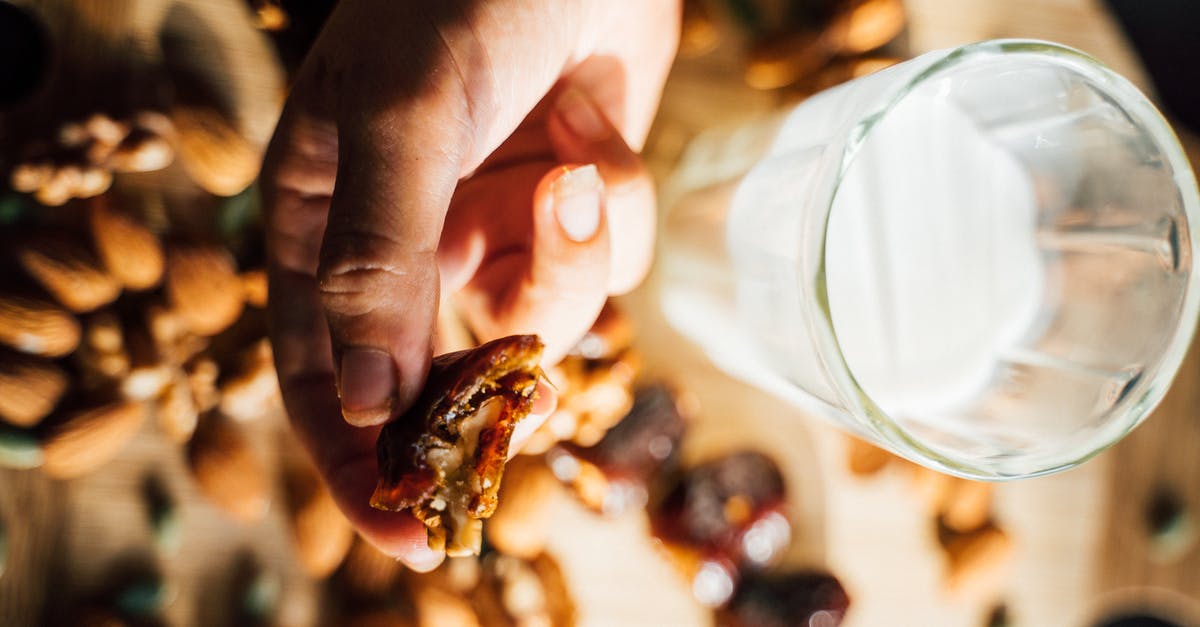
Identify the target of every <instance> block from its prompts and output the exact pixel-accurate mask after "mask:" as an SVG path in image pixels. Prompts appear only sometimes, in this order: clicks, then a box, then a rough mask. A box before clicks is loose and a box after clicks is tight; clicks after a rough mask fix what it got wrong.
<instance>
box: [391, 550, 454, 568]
mask: <svg viewBox="0 0 1200 627" xmlns="http://www.w3.org/2000/svg"><path fill="white" fill-rule="evenodd" d="M444 559H446V554H445V553H443V552H441V551H434V550H433V549H431V548H429V547H428V546H422V547H415V548H413V549H412V550H411V551H409V552H408V553H407V554H406V555H404V556H403V557H401V558H400V561H402V562H404V564H405V565H406V566H408V567H409V568H410V569H412V570H414V571H416V572H418V573H427V572H429V571H431V570H433V569H435V568H437V567H438V566H439V565H441V563H442V560H444Z"/></svg>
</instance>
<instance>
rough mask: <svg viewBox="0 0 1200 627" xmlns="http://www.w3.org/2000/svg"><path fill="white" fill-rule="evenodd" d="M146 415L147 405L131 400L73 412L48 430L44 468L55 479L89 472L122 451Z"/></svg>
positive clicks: (44, 443) (43, 449) (43, 444)
mask: <svg viewBox="0 0 1200 627" xmlns="http://www.w3.org/2000/svg"><path fill="white" fill-rule="evenodd" d="M145 417H146V410H145V406H144V405H142V404H141V403H137V402H132V401H118V402H114V403H109V404H107V405H101V406H99V407H94V408H90V409H83V410H77V411H75V412H72V413H71V414H69V415H68V416H66V418H65V419H63V420H61V421H59V422H57V423H55V424H54V425H53V426H51V427H50V429H49V430H47V432H46V433H45V435H44V437H43V439H42V452H43V456H44V463H43V466H42V467H43V469H44V470H45V472H46V474H48V475H50V476H51V477H54V478H55V479H72V478H75V477H79V476H82V475H85V474H87V473H90V472H92V471H93V470H95V469H97V468H99V467H100V466H102V465H104V464H106V463H108V462H109V461H110V460H112V459H113V458H114V457H116V456H117V453H120V452H121V449H122V448H124V447H125V445H126V444H127V443H128V442H129V441H130V440H132V439H133V436H134V435H136V434H137V432H138V430H139V429H140V428H141V426H142V422H143V421H144V420H145Z"/></svg>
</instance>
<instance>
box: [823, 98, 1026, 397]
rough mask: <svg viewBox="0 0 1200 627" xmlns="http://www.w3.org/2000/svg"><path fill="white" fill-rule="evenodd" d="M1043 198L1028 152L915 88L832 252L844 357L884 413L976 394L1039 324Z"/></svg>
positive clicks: (852, 199)
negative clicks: (1037, 194)
mask: <svg viewBox="0 0 1200 627" xmlns="http://www.w3.org/2000/svg"><path fill="white" fill-rule="evenodd" d="M883 190H887V193H883ZM1035 209H1036V207H1035V198H1034V191H1033V186H1032V183H1031V181H1030V179H1029V176H1028V175H1027V174H1026V172H1025V171H1024V170H1023V169H1022V167H1021V166H1020V164H1019V163H1018V162H1017V161H1016V160H1015V159H1014V158H1013V157H1012V156H1011V155H1010V154H1009V153H1008V152H1007V151H1005V150H1002V149H1001V148H1000V147H998V146H996V145H995V144H994V143H992V142H991V141H990V140H989V139H988V138H987V137H985V136H983V135H982V134H981V133H980V132H979V131H978V130H977V129H976V128H975V126H974V125H973V124H972V123H971V121H970V120H969V119H968V118H967V117H966V116H964V115H963V114H962V113H961V112H959V111H958V110H957V109H956V108H955V107H954V106H953V105H951V104H948V103H947V102H946V101H944V100H942V99H939V98H936V97H933V96H930V95H927V94H920V93H914V94H911V95H910V96H909V97H908V98H906V99H904V100H903V101H901V103H900V104H899V105H898V106H897V107H896V108H895V109H893V110H892V111H891V112H890V113H889V114H888V115H887V116H885V117H884V118H883V120H882V122H880V123H879V125H878V126H877V127H876V128H875V129H873V130H872V131H871V133H870V135H869V139H868V140H867V142H866V143H865V144H864V145H863V146H862V148H861V149H860V151H859V153H858V154H857V155H856V156H855V157H854V160H853V161H852V162H851V165H850V167H849V169H848V170H847V172H846V174H845V176H844V178H843V180H842V183H841V185H840V187H839V191H838V194H837V196H836V197H835V199H834V203H833V208H832V211H831V214H830V220H829V226H828V235H827V240H826V252H825V261H826V278H827V285H828V290H829V305H830V311H831V313H832V319H833V323H834V330H835V332H836V334H837V337H838V342H839V344H840V346H841V349H842V352H843V354H844V356H845V359H846V363H847V365H849V367H850V370H851V372H852V373H853V374H854V376H855V378H856V379H857V381H858V383H859V385H860V386H861V387H862V388H863V390H864V391H866V392H867V394H868V395H870V396H871V398H872V399H873V400H874V401H875V402H876V403H877V404H878V405H879V406H880V407H881V408H882V409H883V410H884V411H885V412H887V413H888V414H890V415H893V416H911V417H918V418H921V417H923V418H932V417H934V416H936V415H937V414H941V413H945V412H948V411H951V410H953V409H954V408H956V407H959V406H962V405H963V404H966V403H968V402H969V401H971V400H972V398H973V397H975V396H976V395H978V394H979V393H980V392H981V391H982V390H983V388H984V387H985V386H986V385H987V384H988V382H989V380H990V378H991V377H992V375H993V365H994V364H995V362H996V359H997V354H998V353H1000V352H1002V351H1003V350H1004V349H1006V348H1008V347H1011V346H1013V345H1014V344H1016V343H1017V342H1018V340H1019V339H1020V338H1021V337H1022V336H1023V335H1024V334H1025V333H1026V332H1027V331H1028V329H1029V327H1030V326H1031V324H1032V323H1033V320H1034V318H1035V316H1036V314H1037V311H1038V309H1039V303H1040V299H1041V297H1042V292H1043V285H1042V280H1043V279H1042V277H1043V269H1042V262H1041V258H1040V255H1039V252H1038V249H1037V246H1036V242H1035V228H1036V224H1035V222H1036V218H1035V213H1036V211H1035Z"/></svg>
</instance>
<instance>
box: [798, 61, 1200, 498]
mask: <svg viewBox="0 0 1200 627" xmlns="http://www.w3.org/2000/svg"><path fill="white" fill-rule="evenodd" d="M935 54H936V53H935ZM1011 54H1035V55H1037V57H1038V58H1039V59H1043V60H1047V61H1050V62H1052V63H1055V64H1057V65H1058V66H1060V67H1063V68H1065V69H1067V70H1071V71H1074V72H1077V73H1079V74H1082V75H1083V76H1084V77H1085V78H1087V79H1089V80H1090V81H1092V82H1094V83H1097V84H1101V85H1103V86H1104V87H1105V88H1106V90H1107V91H1106V95H1108V96H1109V97H1111V98H1112V99H1113V100H1114V101H1115V103H1116V104H1117V105H1118V106H1120V107H1121V109H1122V110H1123V111H1124V112H1125V113H1126V114H1128V115H1130V116H1131V117H1133V118H1134V120H1135V121H1136V122H1137V123H1138V124H1139V126H1140V127H1141V128H1142V129H1143V131H1144V132H1145V133H1146V134H1147V135H1149V137H1150V139H1151V140H1152V141H1154V142H1155V145H1156V146H1157V147H1158V148H1159V149H1160V150H1162V151H1163V153H1164V157H1165V159H1166V161H1167V163H1168V164H1170V166H1171V168H1172V173H1173V179H1174V181H1175V184H1176V186H1177V187H1178V189H1179V193H1180V196H1181V197H1182V204H1183V211H1184V217H1185V218H1186V220H1187V225H1188V250H1189V254H1190V259H1192V260H1195V259H1197V255H1198V254H1200V240H1198V239H1197V237H1198V236H1197V233H1196V230H1197V227H1200V191H1198V190H1197V185H1196V179H1195V176H1194V174H1193V173H1192V169H1191V166H1190V164H1189V161H1188V158H1187V156H1186V154H1185V153H1184V151H1183V147H1182V146H1181V145H1180V143H1179V139H1178V137H1177V136H1176V135H1175V132H1174V131H1173V130H1172V129H1171V126H1170V124H1169V123H1168V122H1167V120H1166V119H1165V118H1164V117H1163V115H1162V113H1160V112H1159V111H1158V109H1157V108H1155V106H1154V105H1153V104H1152V103H1151V102H1150V101H1149V99H1148V98H1147V97H1146V96H1145V95H1144V94H1143V93H1142V92H1141V91H1140V90H1139V89H1138V88H1137V87H1135V86H1134V85H1133V84H1132V83H1130V82H1129V81H1128V80H1127V79H1125V78H1124V77H1122V76H1120V75H1119V74H1117V73H1115V72H1114V71H1112V70H1111V69H1109V68H1108V67H1107V66H1105V65H1104V64H1103V63H1101V62H1100V61H1099V60H1097V59H1095V58H1094V57H1092V56H1090V55H1088V54H1086V53H1084V52H1081V51H1079V50H1076V49H1074V48H1071V47H1068V46H1064V45H1061V44H1056V43H1053V42H1048V41H1042V40H1034V39H997V40H988V41H981V42H976V43H971V44H966V45H963V46H959V47H956V48H953V49H951V50H950V51H949V52H948V53H946V54H944V56H942V57H941V58H939V59H937V60H936V61H934V62H933V63H931V64H930V65H929V67H926V68H924V69H922V70H920V71H919V72H917V73H916V74H915V75H914V76H911V77H908V78H907V79H906V80H903V81H898V82H897V84H896V85H895V86H892V87H890V88H888V89H887V90H885V92H884V93H883V94H882V95H881V96H879V97H878V98H877V100H876V102H877V104H876V106H874V107H872V108H871V109H870V110H868V112H867V113H866V114H864V115H862V116H860V117H859V118H858V121H857V122H855V123H854V126H853V127H852V128H851V130H850V132H849V134H848V140H847V141H846V142H845V143H844V144H843V145H842V148H841V154H840V155H838V157H839V158H838V159H837V160H836V161H835V163H836V164H837V165H836V169H833V168H831V171H829V172H826V173H825V177H826V178H825V182H826V183H827V184H825V185H822V186H820V189H821V190H822V192H821V193H822V197H821V198H820V201H819V203H818V204H819V206H822V207H823V209H824V216H825V219H824V224H823V225H821V227H820V228H821V230H822V233H821V248H820V251H819V258H818V265H817V272H816V273H815V276H816V281H815V284H814V285H812V286H810V287H811V288H812V292H811V293H809V292H807V291H806V298H809V299H813V300H815V301H816V304H817V309H818V310H819V311H820V312H821V315H820V316H815V317H814V318H815V324H814V325H813V327H814V329H815V331H816V338H815V339H816V344H817V348H818V354H819V355H820V357H821V362H822V364H823V365H824V367H825V370H826V373H827V374H828V375H829V376H830V378H831V379H832V381H833V383H834V385H835V387H836V388H837V391H838V394H839V396H840V397H841V398H842V401H843V403H845V404H846V407H847V409H848V410H850V411H851V412H852V413H854V414H855V415H856V416H857V417H858V418H859V419H862V418H866V421H867V424H865V425H863V427H864V428H866V429H868V430H869V431H871V432H872V433H873V435H875V436H877V437H878V438H879V439H881V440H883V441H884V442H886V443H888V444H889V445H891V447H892V448H894V449H895V451H896V452H897V453H900V454H902V455H903V456H905V457H909V458H913V459H914V460H915V459H916V458H919V459H920V460H921V461H922V462H924V463H925V464H926V465H932V466H934V467H936V468H937V469H939V470H941V471H943V472H946V473H949V474H952V475H955V476H959V477H964V478H968V479H983V480H1009V479H1020V478H1028V477H1036V476H1041V475H1046V474H1051V473H1054V472H1058V471H1061V470H1066V469H1069V468H1073V467H1075V466H1078V465H1079V464H1082V463H1083V462H1085V461H1087V460H1089V459H1091V458H1092V457H1094V456H1096V455H1098V454H1099V453H1101V452H1103V451H1104V450H1106V449H1107V448H1108V447H1110V446H1112V445H1113V444H1115V443H1116V442H1118V441H1119V440H1120V439H1121V438H1123V437H1124V436H1125V435H1126V434H1128V433H1129V432H1130V431H1132V430H1133V429H1134V428H1135V427H1137V426H1138V425H1139V424H1141V422H1142V421H1143V420H1145V418H1146V416H1148V415H1149V413H1150V412H1151V411H1152V410H1153V409H1154V408H1155V407H1157V406H1158V404H1159V402H1160V401H1161V400H1162V398H1163V397H1164V396H1165V395H1166V392H1167V390H1168V389H1169V388H1170V384H1171V382H1172V381H1173V380H1174V378H1175V375H1176V374H1177V372H1178V370H1179V367H1180V365H1181V364H1182V362H1183V359H1184V357H1185V356H1186V354H1187V352H1188V349H1189V348H1190V346H1191V340H1192V336H1193V334H1194V332H1195V330H1196V323H1197V314H1198V313H1200V289H1197V288H1198V286H1200V273H1198V272H1196V271H1195V269H1194V268H1189V270H1188V277H1187V279H1186V280H1185V285H1184V296H1183V306H1182V308H1181V313H1180V318H1179V322H1178V324H1177V326H1176V328H1175V330H1174V332H1173V333H1172V335H1171V338H1170V340H1169V341H1168V342H1167V345H1166V347H1165V348H1164V349H1163V351H1162V352H1161V353H1160V354H1159V355H1158V357H1157V359H1155V360H1154V361H1153V365H1152V366H1151V367H1150V368H1148V369H1147V375H1148V376H1143V377H1142V378H1141V380H1140V381H1138V382H1137V383H1136V384H1135V386H1134V388H1133V389H1132V390H1130V392H1129V394H1127V395H1126V397H1125V398H1124V399H1123V400H1121V401H1120V402H1119V403H1118V404H1117V405H1116V406H1114V407H1113V408H1111V409H1109V410H1108V411H1109V412H1111V413H1112V416H1111V417H1110V418H1109V419H1107V420H1106V421H1105V422H1104V423H1103V424H1102V425H1101V426H1100V427H1098V428H1097V429H1096V431H1095V432H1094V433H1093V434H1091V435H1090V436H1089V437H1088V438H1087V439H1085V440H1081V442H1080V443H1078V444H1076V445H1074V446H1072V447H1071V449H1069V450H1067V451H1065V452H1064V453H1063V454H1061V455H1056V456H1051V457H1050V461H1049V462H1048V463H1047V462H1042V463H1041V464H1040V465H1039V466H1038V467H1035V468H1031V469H1029V470H1028V471H1027V472H1020V473H1008V472H1003V471H999V470H997V469H995V468H990V467H988V466H987V465H981V464H978V463H975V462H972V461H970V460H968V459H965V458H962V457H959V456H956V455H953V454H948V453H945V452H942V451H938V450H935V449H934V448H933V447H932V446H930V445H928V444H926V443H925V442H923V439H922V438H921V436H919V435H916V434H914V433H912V432H911V431H910V430H908V429H906V428H905V427H904V426H902V425H901V423H900V422H899V421H897V420H895V419H893V418H892V417H891V416H889V415H888V414H887V412H885V411H883V409H882V408H880V407H879V406H878V405H877V404H876V403H875V402H874V400H873V399H872V398H871V396H870V395H869V394H868V393H867V392H866V391H865V390H863V389H862V387H861V386H860V385H859V383H858V381H857V379H856V378H855V376H854V374H853V373H852V372H851V371H850V367H849V365H848V364H847V362H846V358H845V355H844V354H843V353H842V349H841V345H840V343H839V341H838V336H837V333H836V331H835V330H834V327H833V315H832V312H831V309H830V305H829V292H828V284H827V281H826V275H825V271H826V268H825V264H826V247H827V244H828V235H829V228H828V227H829V216H830V215H831V214H832V211H833V201H834V199H835V197H836V196H837V193H838V190H839V188H840V186H841V182H842V178H843V177H844V176H845V174H846V171H847V170H848V168H849V167H850V165H851V164H852V163H853V162H854V158H855V156H856V155H857V152H858V150H859V148H861V147H862V145H863V144H864V143H865V142H866V141H867V140H868V139H869V138H870V136H871V131H872V129H873V128H874V127H875V126H876V125H877V124H878V123H879V122H880V121H881V120H883V118H885V117H886V116H887V115H888V114H889V113H890V112H891V111H892V110H893V109H894V108H895V107H896V106H897V105H898V104H899V103H900V102H901V101H902V100H904V99H905V98H906V97H908V96H909V95H910V94H911V93H912V92H913V90H915V89H916V88H917V87H918V86H920V85H922V84H923V83H925V82H927V81H929V80H930V79H932V78H935V77H938V76H941V75H944V74H946V73H947V72H949V71H950V70H953V69H956V68H959V67H960V66H962V65H963V64H964V63H965V62H967V61H968V60H971V59H974V58H978V57H979V56H980V55H989V56H991V55H1011ZM916 58H920V57H916ZM831 179H832V180H831ZM1193 263H1194V262H1193ZM1089 443H1090V444H1089ZM1080 449H1085V450H1083V451H1082V453H1081V452H1079V450H1080Z"/></svg>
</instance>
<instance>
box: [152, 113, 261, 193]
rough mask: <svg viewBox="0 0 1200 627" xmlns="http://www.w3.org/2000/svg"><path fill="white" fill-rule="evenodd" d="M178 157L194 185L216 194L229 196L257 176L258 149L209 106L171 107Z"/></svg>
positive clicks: (259, 161)
mask: <svg viewBox="0 0 1200 627" xmlns="http://www.w3.org/2000/svg"><path fill="white" fill-rule="evenodd" d="M171 121H172V122H174V124H175V129H176V132H177V133H178V143H177V145H178V148H179V159H180V161H181V162H182V163H183V168H184V170H186V171H187V173H188V175H189V176H191V177H192V180H193V181H195V183H196V184H197V185H199V186H200V187H201V188H203V189H204V190H205V191H207V192H210V193H212V194H215V195H217V196H233V195H234V194H237V193H238V192H241V191H242V190H244V189H246V188H247V187H249V186H250V183H252V182H253V181H254V179H255V177H257V176H258V168H259V165H260V164H261V163H262V157H263V155H262V151H261V150H259V149H257V148H255V147H254V146H253V145H251V143H250V142H249V141H247V140H246V138H245V137H243V136H242V134H241V133H240V132H239V131H238V130H237V128H236V126H235V125H234V123H233V122H232V121H231V120H229V119H228V118H226V116H224V115H223V114H222V113H221V112H220V111H218V110H216V109H215V108H213V107H209V106H203V105H196V104H190V105H178V106H176V107H175V108H174V109H172V110H171Z"/></svg>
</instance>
